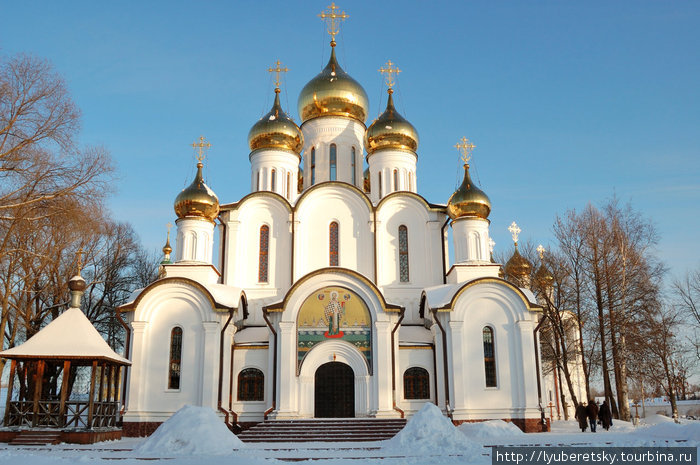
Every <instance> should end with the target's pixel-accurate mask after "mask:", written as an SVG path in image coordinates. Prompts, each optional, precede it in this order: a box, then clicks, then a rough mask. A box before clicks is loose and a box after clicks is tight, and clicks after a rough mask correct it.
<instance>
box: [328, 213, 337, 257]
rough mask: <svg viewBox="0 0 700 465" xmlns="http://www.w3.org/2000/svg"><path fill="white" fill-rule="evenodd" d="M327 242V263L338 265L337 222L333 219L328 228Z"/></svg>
mask: <svg viewBox="0 0 700 465" xmlns="http://www.w3.org/2000/svg"><path fill="white" fill-rule="evenodd" d="M328 242H329V247H328V249H329V257H328V264H329V265H330V266H338V223H336V222H335V221H334V222H332V223H331V225H330V226H329V228H328Z"/></svg>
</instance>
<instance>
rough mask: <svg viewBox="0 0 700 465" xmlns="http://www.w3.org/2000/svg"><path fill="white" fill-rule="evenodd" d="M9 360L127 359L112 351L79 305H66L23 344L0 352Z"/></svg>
mask: <svg viewBox="0 0 700 465" xmlns="http://www.w3.org/2000/svg"><path fill="white" fill-rule="evenodd" d="M0 357H3V358H9V359H33V360H41V359H53V360H57V359H58V360H103V361H109V362H113V363H117V364H119V365H131V362H130V361H129V360H127V359H126V358H124V357H122V356H121V355H119V354H117V353H116V352H114V351H113V350H112V349H111V347H109V345H108V344H107V342H106V341H105V340H104V339H103V338H102V336H101V335H100V333H98V332H97V330H96V329H95V327H94V326H93V325H92V323H90V320H88V319H87V317H86V316H85V314H84V313H83V312H82V311H81V310H80V309H79V308H69V309H68V310H66V311H65V312H63V313H62V314H61V315H60V316H59V317H58V318H56V319H55V320H53V321H52V322H51V323H49V324H48V325H46V327H44V328H43V329H42V330H41V331H39V332H38V333H37V334H35V335H34V336H33V337H31V338H30V339H29V340H28V341H26V342H25V343H24V344H21V345H19V346H16V347H13V348H11V349H8V350H5V351H2V352H0Z"/></svg>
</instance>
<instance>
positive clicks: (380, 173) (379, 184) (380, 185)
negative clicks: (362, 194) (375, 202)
mask: <svg viewBox="0 0 700 465" xmlns="http://www.w3.org/2000/svg"><path fill="white" fill-rule="evenodd" d="M377 187H378V189H377V194H378V195H379V197H380V198H381V196H382V172H381V171H380V172H379V173H377Z"/></svg>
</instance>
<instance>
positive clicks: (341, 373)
mask: <svg viewBox="0 0 700 465" xmlns="http://www.w3.org/2000/svg"><path fill="white" fill-rule="evenodd" d="M314 386H315V387H314V416H315V417H316V418H348V417H354V416H355V373H354V372H353V371H352V368H350V367H349V366H348V365H346V364H344V363H340V362H328V363H325V364H323V365H321V366H320V367H318V369H317V370H316V376H315V381H314Z"/></svg>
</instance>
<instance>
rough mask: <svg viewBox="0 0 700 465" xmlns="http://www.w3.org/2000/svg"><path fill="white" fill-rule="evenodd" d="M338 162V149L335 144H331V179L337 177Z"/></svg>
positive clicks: (333, 179)
mask: <svg viewBox="0 0 700 465" xmlns="http://www.w3.org/2000/svg"><path fill="white" fill-rule="evenodd" d="M337 164H338V149H337V148H336V146H335V144H331V156H330V176H331V177H330V180H331V181H335V178H336V177H337V174H338V173H337V168H336V165H337Z"/></svg>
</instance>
